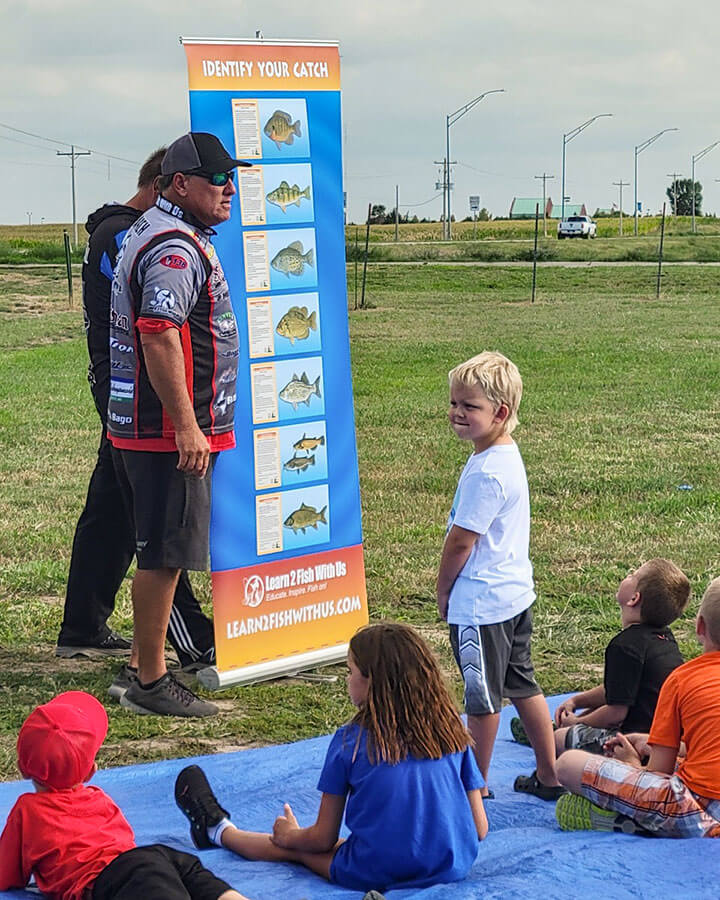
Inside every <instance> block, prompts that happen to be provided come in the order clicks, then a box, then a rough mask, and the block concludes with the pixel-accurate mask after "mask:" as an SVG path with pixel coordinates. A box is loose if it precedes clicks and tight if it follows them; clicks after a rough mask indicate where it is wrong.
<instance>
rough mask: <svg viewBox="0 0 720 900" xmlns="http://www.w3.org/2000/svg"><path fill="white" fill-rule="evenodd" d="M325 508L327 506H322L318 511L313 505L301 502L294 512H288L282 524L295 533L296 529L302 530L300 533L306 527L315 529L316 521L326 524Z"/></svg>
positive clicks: (303, 531)
mask: <svg viewBox="0 0 720 900" xmlns="http://www.w3.org/2000/svg"><path fill="white" fill-rule="evenodd" d="M326 509H327V506H323V508H322V509H321V510H320V512H318V511H317V510H316V509H315V507H314V506H308V505H307V503H301V504H300V506H299V507H298V508H297V509H296V510H295V511H294V512H291V513H290V515H289V516H288V517H287V519H285V521H284V522H283V524H284V525H285V527H286V528H292V530H293V531H294V532H295V533H296V534H297V532H298V531H302V533H303V534H305V529H306V528H314V529H315V530H316V531H317V527H318V522H322V523H323V525H327V519H326V518H325V510H326Z"/></svg>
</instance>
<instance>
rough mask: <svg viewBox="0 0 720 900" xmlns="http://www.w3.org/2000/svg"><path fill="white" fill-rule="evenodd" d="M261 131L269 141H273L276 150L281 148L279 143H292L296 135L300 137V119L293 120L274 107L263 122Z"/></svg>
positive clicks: (287, 114)
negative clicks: (263, 126) (272, 111)
mask: <svg viewBox="0 0 720 900" xmlns="http://www.w3.org/2000/svg"><path fill="white" fill-rule="evenodd" d="M263 131H264V132H265V134H266V135H267V136H268V137H269V138H270V140H271V141H274V142H275V144H276V145H277V148H278V150H281V149H282V148H281V146H280V145H281V144H292V142H293V141H294V140H295V136H296V135H297V137H302V131H301V130H300V119H298V120H297V121H296V122H293V120H292V116H291V115H290V114H289V113H286V112H283V111H282V110H281V109H276V110H275V112H274V113H273V114H272V115H271V116H270V118H269V119H268V120H267V122H266V123H265V128H263Z"/></svg>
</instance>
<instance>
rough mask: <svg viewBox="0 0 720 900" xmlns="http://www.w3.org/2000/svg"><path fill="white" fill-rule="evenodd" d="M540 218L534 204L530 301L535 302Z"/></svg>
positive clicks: (536, 205)
mask: <svg viewBox="0 0 720 900" xmlns="http://www.w3.org/2000/svg"><path fill="white" fill-rule="evenodd" d="M539 218H540V204H539V203H536V204H535V244H534V246H533V276H532V299H531V300H530V302H531V303H534V302H535V285H536V283H537V245H538V220H539Z"/></svg>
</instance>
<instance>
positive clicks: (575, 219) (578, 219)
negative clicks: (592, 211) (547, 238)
mask: <svg viewBox="0 0 720 900" xmlns="http://www.w3.org/2000/svg"><path fill="white" fill-rule="evenodd" d="M596 232H597V225H596V224H595V223H594V222H593V220H592V219H591V218H590V216H568V218H567V219H563V220H562V221H561V222H558V240H560V241H561V240H562V239H563V238H573V237H581V238H585V239H586V240H587V239H588V238H594V237H595V234H596Z"/></svg>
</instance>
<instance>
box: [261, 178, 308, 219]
mask: <svg viewBox="0 0 720 900" xmlns="http://www.w3.org/2000/svg"><path fill="white" fill-rule="evenodd" d="M303 198H304V199H305V200H309V199H310V185H308V186H307V187H306V188H304V189H303V190H301V189H300V188H299V187H298V185H296V184H293V185H292V186H290V185H289V184H288V183H287V181H281V182H280V184H279V185H278V186H277V187H276V188H275V190H274V191H270V193H269V194H266V195H265V199H266V200H267V201H268V203H274V204H275V206H279V207H280V209H281V210H282V211H283V212H287V208H288V206H291V205H292V204H293V203H294V204H295V206H300V201H301V200H302V199H303Z"/></svg>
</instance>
